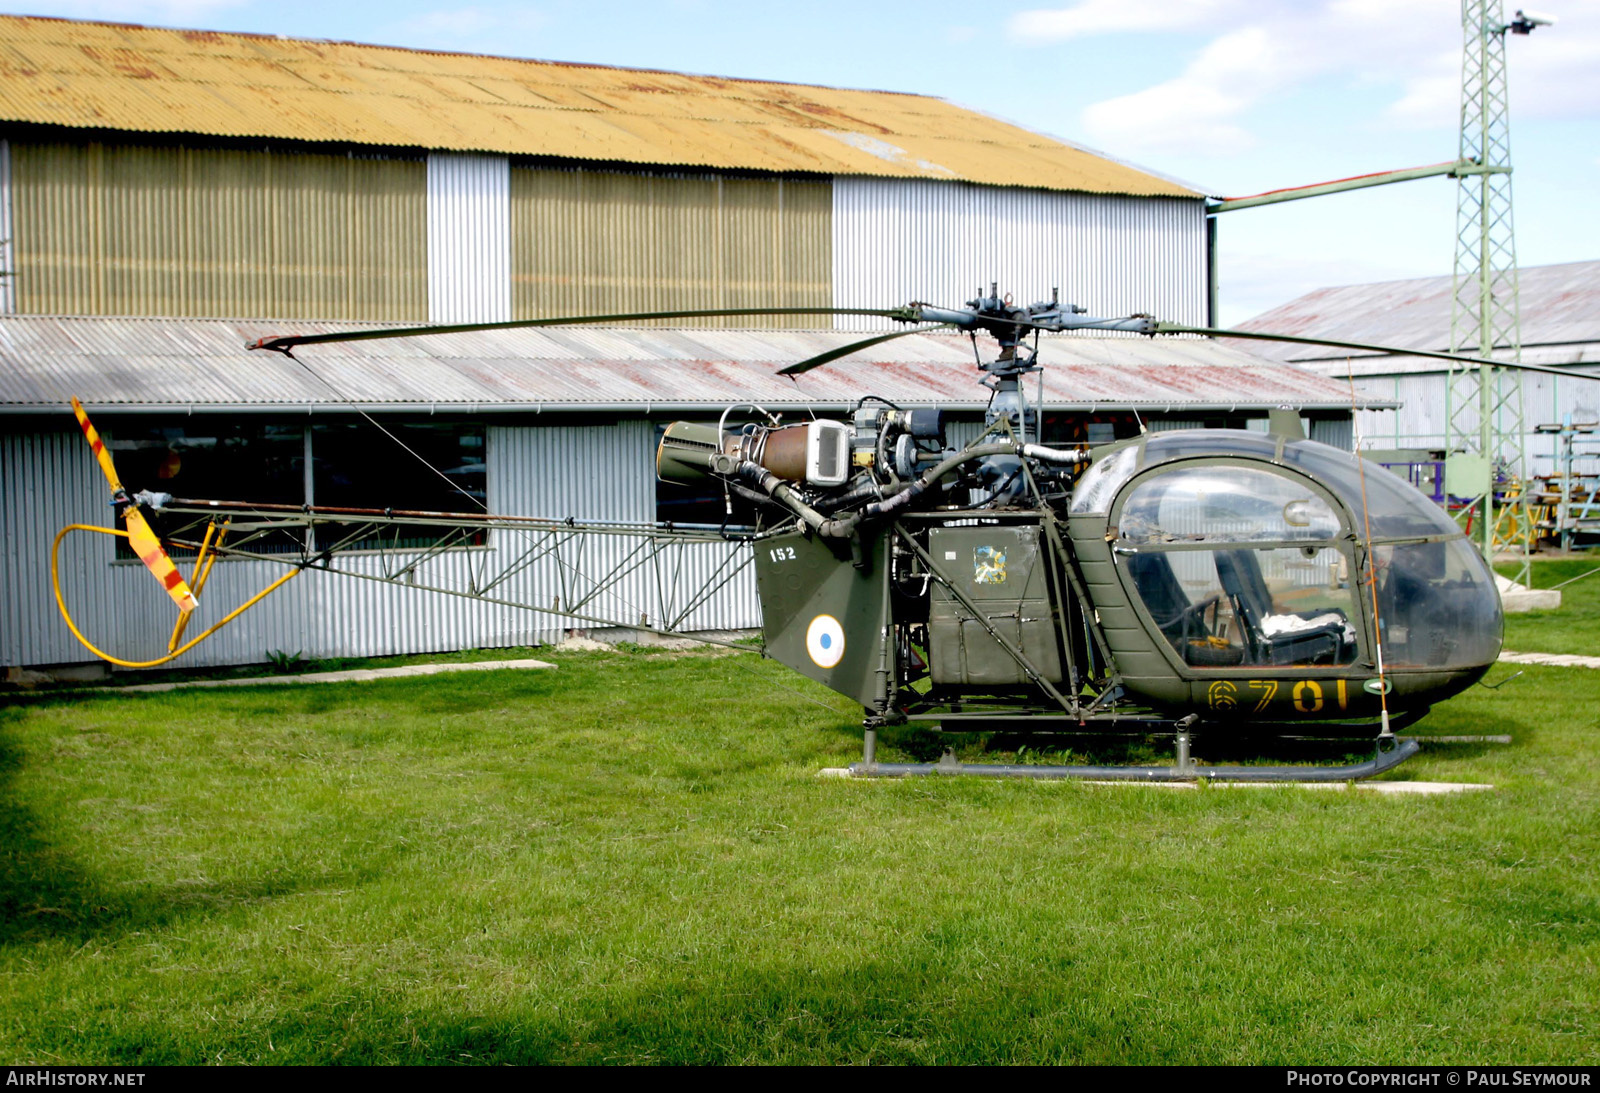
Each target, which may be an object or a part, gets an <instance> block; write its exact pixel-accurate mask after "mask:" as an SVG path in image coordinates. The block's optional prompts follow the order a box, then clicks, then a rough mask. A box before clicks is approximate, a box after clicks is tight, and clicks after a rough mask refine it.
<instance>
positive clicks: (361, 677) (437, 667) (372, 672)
mask: <svg viewBox="0 0 1600 1093" xmlns="http://www.w3.org/2000/svg"><path fill="white" fill-rule="evenodd" d="M554 667H555V665H554V664H551V663H549V662H548V661H543V660H475V661H469V662H466V663H462V664H408V665H405V666H404V667H401V668H354V669H351V670H350V671H347V672H305V673H303V674H301V675H297V676H255V677H253V678H248V679H194V680H187V681H185V682H181V683H136V684H134V685H133V686H131V687H104V688H97V689H96V690H94V691H89V692H80V693H89V694H126V693H129V692H132V693H136V694H138V693H143V694H159V693H162V692H165V691H179V690H189V689H190V688H193V687H264V686H265V687H273V686H280V685H284V684H290V683H370V682H372V681H373V680H378V679H403V678H405V677H407V676H436V675H442V674H444V673H446V672H493V671H498V670H500V669H504V668H554ZM58 693H59V692H58Z"/></svg>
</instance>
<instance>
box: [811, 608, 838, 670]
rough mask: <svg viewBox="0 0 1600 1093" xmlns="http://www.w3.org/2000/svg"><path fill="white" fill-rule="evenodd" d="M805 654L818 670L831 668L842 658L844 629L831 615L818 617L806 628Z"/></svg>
mask: <svg viewBox="0 0 1600 1093" xmlns="http://www.w3.org/2000/svg"><path fill="white" fill-rule="evenodd" d="M806 653H807V655H809V656H810V657H811V659H812V661H813V662H815V663H816V665H817V667H818V668H832V667H833V666H834V665H835V664H838V663H839V661H840V660H841V659H842V658H843V657H844V627H842V626H840V625H839V620H838V619H836V618H834V617H833V616H832V615H818V616H817V617H816V618H814V619H812V620H811V625H810V626H808V627H806Z"/></svg>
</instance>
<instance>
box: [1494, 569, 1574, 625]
mask: <svg viewBox="0 0 1600 1093" xmlns="http://www.w3.org/2000/svg"><path fill="white" fill-rule="evenodd" d="M1494 586H1495V588H1496V589H1498V590H1499V592H1500V607H1501V609H1502V610H1504V611H1505V612H1506V613H1507V614H1513V615H1515V614H1520V613H1522V612H1524V611H1554V610H1555V609H1556V608H1558V607H1560V606H1561V592H1560V590H1559V589H1555V588H1528V587H1526V586H1524V585H1520V584H1518V583H1517V582H1516V581H1513V580H1512V579H1511V578H1510V577H1502V576H1500V574H1498V573H1496V574H1495V575H1494Z"/></svg>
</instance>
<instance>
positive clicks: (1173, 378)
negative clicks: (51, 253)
mask: <svg viewBox="0 0 1600 1093" xmlns="http://www.w3.org/2000/svg"><path fill="white" fill-rule="evenodd" d="M380 325H381V324H350V323H304V322H295V323H269V322H263V321H260V320H221V319H144V318H130V319H117V318H97V317H96V318H87V317H76V316H73V317H56V316H16V315H10V316H4V317H0V411H5V410H9V411H12V412H18V411H38V410H59V409H62V408H64V407H65V406H66V405H67V403H68V400H69V399H70V398H71V396H73V395H76V396H78V397H79V398H80V399H82V400H83V401H84V403H85V404H87V405H89V406H90V407H91V408H93V407H99V408H102V409H107V408H120V409H129V410H132V409H150V410H155V409H165V410H171V409H175V408H184V409H193V410H234V411H238V410H242V409H254V410H270V409H274V408H277V409H283V410H286V411H287V410H309V409H317V408H322V409H328V410H337V409H339V408H340V407H341V406H342V405H343V404H344V400H345V399H349V400H351V401H353V402H355V403H356V404H358V405H360V406H362V407H364V408H370V409H388V410H454V411H467V412H480V411H495V410H532V409H537V410H562V409H566V410H585V409H597V408H610V409H618V410H630V411H638V412H643V411H646V410H649V409H659V410H670V409H679V408H712V407H716V408H720V407H722V406H726V405H728V404H730V403H735V402H745V401H754V402H760V403H763V404H766V405H770V406H774V407H778V406H781V407H805V406H816V407H818V408H825V407H826V408H837V407H840V406H848V405H853V404H854V403H855V401H856V400H857V399H859V398H860V397H861V395H862V394H863V393H865V392H868V391H871V392H872V393H874V394H878V395H882V396H884V397H886V398H889V399H892V400H894V401H896V402H899V403H903V404H909V405H930V404H933V405H941V406H945V407H949V408H977V407H981V406H982V405H983V404H984V403H985V402H986V401H987V394H986V392H985V391H984V390H983V389H982V388H981V387H979V386H978V385H977V383H976V379H977V373H976V370H975V369H974V368H973V360H972V349H971V346H970V344H969V343H968V342H967V341H966V340H965V339H963V338H961V337H954V336H946V335H929V334H919V335H910V336H907V337H904V338H899V339H897V340H895V341H892V342H888V343H885V344H883V345H880V346H874V347H872V348H870V349H867V350H864V351H862V352H859V353H855V354H852V355H851V356H849V357H846V358H844V359H842V360H840V361H838V362H836V363H834V364H830V365H827V366H825V367H822V368H817V369H814V370H813V371H811V372H808V373H806V374H804V375H801V376H798V377H795V378H794V379H789V378H787V377H784V376H780V375H778V374H777V370H778V369H779V368H780V367H782V366H783V365H785V364H790V363H793V362H795V361H798V360H802V359H804V358H806V357H809V356H813V355H815V354H817V353H821V352H824V351H826V350H828V349H831V348H833V347H835V346H837V345H840V344H842V343H843V342H846V341H850V340H852V339H854V338H856V337H858V335H856V334H849V333H842V332H834V331H741V330H654V329H649V330H639V329H620V328H583V329H567V330H501V331H485V332H480V333H473V334H443V335H439V336H436V337H427V338H406V339H396V340H393V341H368V342H351V343H345V344H332V345H319V346H308V347H304V348H302V349H301V350H300V356H301V358H302V359H303V361H304V365H302V364H300V363H297V362H296V361H294V360H290V359H288V358H285V357H282V356H279V355H277V354H271V353H251V352H247V351H246V350H245V349H244V344H245V342H246V341H249V340H254V339H256V338H259V337H262V336H266V335H273V334H282V333H284V332H285V331H286V330H289V329H293V330H296V331H299V332H304V333H319V332H324V331H329V330H335V329H338V330H347V329H359V328H362V327H377V326H380ZM1041 354H1042V356H1043V358H1044V360H1045V362H1046V364H1047V367H1046V369H1045V397H1046V401H1047V402H1048V403H1049V404H1050V405H1051V406H1056V407H1060V408H1075V407H1084V408H1088V407H1093V406H1101V407H1117V406H1124V407H1125V406H1136V407H1140V408H1145V409H1148V410H1150V411H1162V412H1175V413H1181V412H1183V411H1185V410H1189V409H1196V408H1199V407H1207V408H1215V409H1239V410H1246V409H1257V410H1259V409H1265V408H1271V407H1276V406H1283V405H1292V406H1299V407H1302V408H1322V409H1348V408H1349V406H1350V396H1349V390H1348V387H1347V386H1346V385H1345V384H1344V383H1341V382H1339V381H1337V380H1333V379H1327V378H1324V377H1322V376H1318V375H1315V374H1313V373H1311V372H1307V371H1305V370H1302V369H1299V368H1295V367H1293V366H1289V365H1283V364H1279V363H1275V362H1271V361H1266V360H1263V359H1261V358H1260V357H1256V356H1253V355H1251V354H1250V353H1248V352H1245V351H1241V350H1238V349H1233V348H1231V347H1228V346H1225V345H1221V344H1219V343H1217V342H1213V341H1206V340H1202V339H1195V338H1185V339H1170V340H1163V341H1154V340H1150V339H1142V338H1126V337H1124V338H1087V337H1078V336H1059V337H1054V338H1047V339H1045V340H1044V342H1043V348H1042V350H1041ZM1034 382H1035V381H1034V380H1033V379H1032V378H1030V379H1029V381H1028V383H1029V392H1030V394H1031V393H1032V391H1033V390H1034V388H1033V386H1032V385H1033V383H1034ZM1362 405H1363V406H1366V407H1369V408H1374V409H1376V408H1380V407H1383V406H1392V405H1394V403H1392V402H1379V401H1375V400H1370V399H1364V400H1363V402H1362Z"/></svg>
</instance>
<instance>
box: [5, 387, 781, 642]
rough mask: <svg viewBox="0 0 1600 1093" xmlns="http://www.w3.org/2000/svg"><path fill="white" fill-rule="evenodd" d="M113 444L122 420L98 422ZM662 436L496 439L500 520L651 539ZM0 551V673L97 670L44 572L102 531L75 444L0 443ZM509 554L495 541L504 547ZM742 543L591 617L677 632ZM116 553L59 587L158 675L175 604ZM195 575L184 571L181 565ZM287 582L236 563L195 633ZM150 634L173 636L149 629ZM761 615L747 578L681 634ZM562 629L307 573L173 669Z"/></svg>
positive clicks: (439, 562)
mask: <svg viewBox="0 0 1600 1093" xmlns="http://www.w3.org/2000/svg"><path fill="white" fill-rule="evenodd" d="M101 424H102V426H103V427H104V428H105V431H106V432H107V433H110V434H113V435H114V432H115V419H110V420H108V421H104V422H101ZM653 443H654V430H653V429H652V428H651V426H650V425H649V423H647V422H644V421H639V420H636V421H623V422H620V423H617V424H614V425H592V426H590V425H586V426H581V427H579V426H557V427H548V426H527V427H524V426H515V427H510V426H496V427H491V429H490V430H489V436H488V461H489V476H488V478H489V504H490V506H491V507H492V508H493V509H494V510H495V511H499V512H507V513H520V514H537V515H552V514H570V515H572V516H574V517H576V518H578V519H603V520H621V521H640V522H645V521H648V520H650V519H651V518H652V517H653V516H654V503H655V502H654V498H655V492H654V490H655V487H654V482H653V480H652V478H651V474H652V462H651V458H650V457H651V449H652V446H653ZM0 481H4V482H5V483H6V484H7V488H6V490H5V491H3V492H0V541H4V542H6V543H8V544H10V547H9V549H10V551H11V557H10V564H9V565H8V567H7V572H8V577H7V579H6V580H5V581H3V582H0V664H6V665H11V664H55V663H67V662H75V661H83V660H87V659H89V654H88V653H87V652H86V651H85V650H84V649H83V648H82V647H81V646H80V645H78V644H77V642H75V641H74V640H73V639H72V636H71V635H70V634H69V633H68V632H67V628H66V626H65V624H64V623H63V622H62V621H61V619H60V617H59V615H58V614H57V612H56V608H55V604H54V601H53V598H52V593H51V588H50V580H49V566H50V561H49V558H50V543H51V541H52V539H53V538H54V536H55V534H56V532H57V530H59V529H60V528H61V527H62V526H63V525H65V524H68V523H86V524H99V525H103V524H104V522H105V521H106V518H107V517H106V512H107V510H106V507H105V502H104V498H105V481H104V479H103V478H102V477H101V476H100V472H99V469H98V468H97V467H96V465H95V463H94V459H93V456H92V455H91V454H90V453H89V450H88V448H87V446H86V445H85V444H84V443H83V437H82V435H81V434H79V433H78V432H77V431H76V430H68V429H42V430H40V431H35V432H7V433H5V434H3V435H0ZM502 535H503V536H504V539H503V540H502V539H501V536H502ZM528 543H529V540H528V539H527V537H526V536H523V535H519V534H517V533H509V532H508V533H496V536H495V538H494V539H492V540H491V542H490V545H489V547H488V548H486V549H482V548H480V549H468V550H456V551H450V552H448V553H446V554H444V555H442V556H440V557H438V558H435V559H433V560H431V561H429V562H427V563H425V564H424V565H423V566H421V567H419V570H418V574H417V580H418V581H419V582H420V583H425V584H437V585H444V586H450V587H462V588H464V587H467V585H468V583H469V581H471V580H473V579H475V578H476V579H479V580H481V579H482V575H483V574H484V573H486V572H488V573H492V572H494V571H496V569H497V568H498V567H499V566H500V565H501V564H503V563H504V561H505V559H506V558H507V557H508V556H510V554H512V553H517V552H520V551H521V550H523V549H524V548H525V547H526V546H527V545H528ZM636 543H637V540H621V539H604V538H601V537H598V536H595V537H590V538H589V539H588V540H587V545H586V547H585V550H584V553H583V554H582V556H580V557H577V558H576V559H574V558H573V556H571V555H567V556H566V557H565V559H564V562H563V564H560V565H558V564H557V563H556V562H555V561H554V560H545V561H543V562H539V563H536V564H534V565H532V566H530V567H529V568H527V569H526V570H524V571H522V572H521V573H519V574H517V575H516V576H515V577H514V578H513V579H512V580H510V581H509V582H508V583H507V584H506V585H504V586H503V587H502V588H501V589H498V590H497V591H496V594H497V596H499V598H504V599H512V600H517V601H519V602H524V603H536V604H553V603H554V600H555V598H556V597H557V596H563V597H566V602H567V603H568V604H569V605H570V603H571V596H572V595H573V594H574V593H581V592H582V591H583V590H585V589H587V588H590V587H592V584H593V581H594V580H595V579H596V578H597V577H598V575H599V574H601V573H603V572H604V571H605V570H606V569H607V568H609V567H610V566H611V565H613V564H614V563H615V562H617V561H618V560H619V559H620V558H621V557H622V556H623V555H624V553H625V552H626V551H627V550H628V549H631V548H632V546H633V545H635V544H636ZM748 549H749V548H748V547H744V546H741V545H738V544H723V543H709V544H692V545H689V546H686V547H682V548H674V550H673V551H672V552H670V553H669V554H668V555H667V556H666V557H664V558H663V559H662V561H661V564H660V565H659V566H652V567H651V568H649V569H648V570H646V571H645V572H641V573H639V574H636V575H634V576H633V577H630V578H628V579H626V580H624V581H623V582H621V583H620V584H618V585H617V587H616V588H614V589H612V590H610V591H609V592H608V593H606V594H604V595H602V596H600V597H599V598H598V599H597V600H596V601H595V602H594V604H593V605H592V606H591V607H590V608H589V609H588V610H589V611H590V613H592V614H596V615H601V616H604V617H607V618H613V619H616V620H617V621H619V622H624V623H632V622H636V621H637V620H638V619H639V618H640V616H641V615H642V616H646V617H648V619H649V620H650V623H651V624H652V625H659V624H660V622H661V620H662V619H663V618H667V619H670V618H671V617H672V616H673V615H674V614H676V612H675V611H674V610H673V608H674V605H675V604H677V603H681V596H682V595H683V594H684V591H683V590H684V589H688V588H694V587H698V585H699V583H700V582H701V581H702V580H703V578H704V576H705V575H707V574H709V573H711V572H713V571H714V570H715V569H716V567H717V566H718V565H719V564H720V563H721V562H723V561H724V560H725V559H726V558H727V557H728V556H729V555H730V554H738V553H739V552H741V551H748ZM112 559H113V542H112V540H111V539H110V537H108V536H100V535H92V534H87V533H75V534H74V535H72V536H69V537H68V539H67V541H66V543H65V544H64V545H63V547H62V583H63V587H64V589H65V591H66V595H67V598H68V605H69V606H70V607H71V609H72V610H73V612H74V615H75V617H77V618H78V619H79V620H80V622H81V623H82V624H83V625H85V627H86V628H87V631H88V634H89V636H90V638H91V640H95V641H97V642H98V643H99V644H100V645H101V647H102V648H105V649H106V650H107V651H110V652H114V653H116V654H118V655H120V656H123V657H125V658H127V659H137V660H142V659H149V658H153V657H156V656H159V655H161V653H162V652H163V651H164V649H165V644H166V636H167V621H169V620H170V619H171V618H172V610H171V606H170V603H169V601H168V600H167V599H166V597H165V595H164V594H163V593H162V591H161V589H160V587H159V586H158V585H157V584H156V582H154V581H153V580H151V579H150V577H149V575H148V574H147V573H146V572H145V570H144V568H143V566H141V565H139V564H138V563H137V562H115V561H113V560H112ZM386 562H387V564H389V565H393V564H394V558H393V557H390V558H388V559H385V558H382V557H380V556H377V555H370V554H369V555H362V554H351V555H347V556H345V557H344V558H343V559H341V560H340V563H339V564H340V566H341V568H342V569H345V570H346V572H347V573H349V574H362V573H366V574H376V573H380V572H381V571H382V568H381V567H382V566H383V565H384V564H386ZM184 568H185V570H187V568H188V567H187V563H185V565H184ZM282 572H283V567H282V566H278V565H273V564H271V563H266V562H226V563H222V564H219V565H218V566H217V567H216V569H214V570H213V571H212V574H211V580H210V583H209V584H208V585H207V587H206V590H205V596H204V602H203V603H202V605H201V608H200V615H199V616H198V617H197V618H196V619H195V625H194V627H192V628H191V631H190V632H191V634H195V633H198V632H199V630H200V629H201V628H203V627H204V626H206V625H209V624H210V623H211V622H214V621H215V620H216V619H218V618H220V617H221V616H222V615H223V614H225V613H226V612H227V611H228V610H230V609H231V608H232V606H234V605H236V604H238V603H240V602H242V601H243V600H244V599H246V598H247V597H249V596H250V595H251V594H252V593H254V592H256V591H258V590H259V589H261V588H262V587H264V586H265V585H267V584H268V583H269V582H270V581H272V580H273V579H274V578H276V577H277V576H279V575H280V574H281V573H282ZM152 619H157V620H162V621H161V622H159V623H157V624H154V625H152V624H151V621H150V620H152ZM759 623H760V608H759V605H758V603H757V600H756V596H755V580H754V576H753V571H752V570H749V569H747V570H746V571H745V572H744V573H743V575H742V576H741V577H740V578H739V579H738V580H737V581H735V582H734V583H733V585H731V586H730V587H729V588H727V589H725V590H724V591H723V592H722V593H721V594H720V595H719V596H717V597H716V598H715V599H714V600H713V601H712V603H710V604H709V605H708V606H707V607H705V608H702V609H701V610H699V611H697V612H695V613H693V614H692V615H690V616H689V617H688V618H687V619H685V620H683V622H682V623H681V624H680V628H681V629H692V630H700V629H729V628H744V627H753V626H757V625H759ZM567 625H571V624H568V623H563V622H562V621H561V620H559V619H557V618H555V617H553V616H551V615H547V614H539V613H535V612H531V611H525V610H519V609H516V608H511V607H504V606H498V605H494V604H484V603H475V602H472V601H470V600H465V599H461V598H458V597H454V596H443V595H437V594H431V593H426V592H418V591H414V590H408V589H405V588H402V587H397V586H393V585H387V584H379V583H376V582H372V581H364V580H360V579H359V578H358V577H356V576H353V575H350V576H347V575H332V574H324V573H318V572H314V571H310V572H306V573H303V574H301V575H300V576H299V577H297V578H295V579H294V580H293V581H291V582H289V584H288V585H286V586H285V587H284V588H283V589H282V590H281V591H279V592H277V593H274V594H273V595H272V596H270V597H268V598H267V600H265V601H264V602H263V603H262V604H261V605H260V606H258V607H256V608H253V609H252V610H251V611H249V612H248V613H246V614H245V615H244V616H243V617H241V618H240V619H239V620H237V621H236V622H234V623H233V624H231V625H230V626H229V627H227V628H225V629H224V630H222V631H221V632H220V633H219V634H217V636H216V637H214V638H212V639H209V640H208V641H207V642H205V643H204V644H202V645H201V646H199V647H198V648H197V649H196V650H194V652H192V653H189V654H187V655H186V656H185V657H184V658H183V659H182V660H181V661H180V662H178V664H179V666H180V667H181V666H191V667H198V666H202V665H215V664H242V663H255V662H260V661H263V660H265V659H266V654H267V653H268V651H270V650H275V649H281V650H283V651H285V652H291V653H292V652H296V651H299V652H303V653H304V654H305V655H307V656H311V657H328V656H381V655H390V654H398V653H418V652H430V651H435V650H443V649H470V648H476V647H484V648H487V647H494V646H505V645H521V644H527V643H530V642H537V641H548V640H552V639H553V638H555V637H556V636H557V635H558V634H559V633H560V631H561V630H562V629H563V628H564V627H565V626H567Z"/></svg>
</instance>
